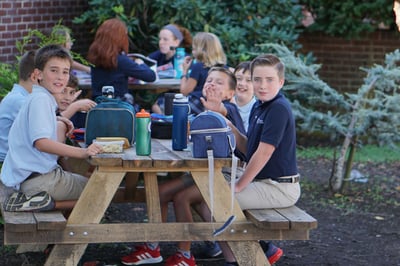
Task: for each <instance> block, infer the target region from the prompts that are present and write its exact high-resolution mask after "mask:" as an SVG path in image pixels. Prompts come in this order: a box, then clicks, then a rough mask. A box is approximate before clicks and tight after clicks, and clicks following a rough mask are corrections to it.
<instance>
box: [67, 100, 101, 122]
mask: <svg viewBox="0 0 400 266" xmlns="http://www.w3.org/2000/svg"><path fill="white" fill-rule="evenodd" d="M95 106H96V102H94V101H92V100H90V99H80V100H76V101H75V102H73V103H71V104H70V105H69V106H68V107H67V109H65V110H64V111H62V112H61V115H62V116H63V117H66V118H68V119H70V118H71V117H72V116H73V115H74V114H75V113H76V112H88V111H89V110H90V109H92V108H93V107H95Z"/></svg>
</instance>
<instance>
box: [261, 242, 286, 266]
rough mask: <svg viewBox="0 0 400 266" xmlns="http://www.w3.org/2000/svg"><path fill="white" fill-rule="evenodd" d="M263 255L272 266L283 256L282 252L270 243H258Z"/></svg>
mask: <svg viewBox="0 0 400 266" xmlns="http://www.w3.org/2000/svg"><path fill="white" fill-rule="evenodd" d="M260 244H261V247H262V249H263V250H264V252H265V255H266V256H267V258H268V261H269V264H271V265H273V264H274V263H275V262H277V261H278V260H279V259H280V258H281V257H282V255H283V250H282V249H280V248H278V247H277V246H275V245H274V244H272V243H271V242H264V241H261V242H260Z"/></svg>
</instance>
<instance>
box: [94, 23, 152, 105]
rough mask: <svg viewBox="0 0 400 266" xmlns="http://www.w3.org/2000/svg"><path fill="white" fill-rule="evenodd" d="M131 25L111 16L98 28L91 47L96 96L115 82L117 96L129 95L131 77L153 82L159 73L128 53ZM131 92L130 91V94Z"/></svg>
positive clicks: (127, 97)
mask: <svg viewBox="0 0 400 266" xmlns="http://www.w3.org/2000/svg"><path fill="white" fill-rule="evenodd" d="M128 48H129V41H128V28H127V27H126V25H125V23H124V22H122V21H121V20H119V19H117V18H112V19H108V20H106V21H104V22H103V24H101V25H100V27H99V28H98V29H97V32H96V35H95V38H94V41H93V43H92V44H91V45H90V48H89V51H88V56H87V58H88V61H89V62H90V63H91V64H93V65H94V66H93V67H91V77H92V90H93V93H92V98H93V99H95V98H96V97H97V96H100V95H102V87H103V86H113V87H114V90H115V92H114V95H115V97H116V98H121V99H125V100H126V99H129V98H130V97H132V95H130V94H129V91H128V79H129V77H133V78H135V79H138V80H143V81H147V82H153V81H155V80H156V73H154V71H153V70H151V69H150V68H149V67H148V66H147V65H146V64H144V63H143V61H142V60H140V59H136V60H135V61H133V60H132V59H131V58H129V57H128V55H127V54H128ZM126 94H128V95H126Z"/></svg>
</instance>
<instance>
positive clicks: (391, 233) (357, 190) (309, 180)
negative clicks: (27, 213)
mask: <svg viewBox="0 0 400 266" xmlns="http://www.w3.org/2000/svg"><path fill="white" fill-rule="evenodd" d="M331 166H332V162H330V161H328V160H325V159H319V160H300V161H299V169H300V173H301V174H302V197H301V199H300V201H299V203H298V204H297V206H299V207H301V208H303V209H305V210H306V211H307V212H308V213H310V214H311V215H312V216H314V217H315V218H317V220H318V228H317V229H315V230H312V231H311V233H310V240H309V241H275V242H274V243H275V244H276V245H278V246H280V247H281V248H282V249H283V250H284V253H285V254H284V256H283V257H282V259H281V260H279V261H278V262H277V263H276V265H277V266H281V265H296V266H297V265H307V266H310V265H327V266H328V265H329V266H336V265H340V266H342V265H343V266H348V265H351V266H369V265H371V266H372V265H373V266H377V265H385V266H389V265H400V227H399V221H400V162H399V163H387V164H383V163H382V164H373V163H366V164H356V165H354V168H355V169H357V170H358V171H360V172H361V173H363V174H364V175H365V176H366V177H367V178H368V182H367V183H357V182H349V186H348V189H347V190H346V193H345V195H342V194H336V195H333V194H332V193H330V192H329V190H328V189H327V185H328V179H329V176H330V171H331V170H330V169H331ZM104 219H105V221H107V220H108V221H113V222H117V221H132V220H140V221H145V219H146V216H145V209H144V206H143V205H140V204H139V205H138V204H112V205H111V206H110V207H109V209H108V211H107V213H106V216H105V217H104ZM0 230H1V231H3V227H2V226H1V228H0ZM0 237H1V242H3V239H2V237H3V232H1V233H0ZM131 244H132V243H119V244H91V245H89V246H88V248H87V250H86V253H85V254H84V256H83V258H82V262H84V261H91V260H100V261H104V262H106V263H107V264H108V265H122V264H120V258H121V257H122V256H123V255H126V254H128V253H129V248H130V246H131ZM161 246H162V255H163V256H164V258H166V257H168V256H169V255H172V254H173V253H174V252H175V243H162V245H161ZM192 251H193V253H194V256H195V257H196V259H197V265H198V266H203V265H204V266H222V265H224V260H223V258H222V257H217V258H214V259H211V258H207V257H206V256H205V255H204V254H203V252H202V248H201V243H197V242H196V243H193V248H192ZM0 254H1V256H0V265H7V266H8V265H12V266H14V265H24V266H36V265H43V264H44V261H45V258H46V257H45V255H44V254H41V253H25V254H15V247H13V246H11V247H4V246H3V247H2V248H1V249H0ZM155 265H163V264H162V263H160V264H155Z"/></svg>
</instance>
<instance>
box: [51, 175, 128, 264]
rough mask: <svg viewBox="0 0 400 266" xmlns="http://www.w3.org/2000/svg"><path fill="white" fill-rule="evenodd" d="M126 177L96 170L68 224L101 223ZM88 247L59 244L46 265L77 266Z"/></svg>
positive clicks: (85, 245)
mask: <svg viewBox="0 0 400 266" xmlns="http://www.w3.org/2000/svg"><path fill="white" fill-rule="evenodd" d="M124 176H125V173H124V172H99V171H98V170H95V171H94V172H93V174H92V176H91V177H90V178H89V181H88V183H87V185H86V187H85V189H84V190H83V192H82V194H81V196H80V197H79V199H78V201H77V203H76V205H75V207H74V209H73V210H72V212H71V215H70V216H69V218H68V222H67V223H68V224H90V223H99V222H100V220H101V218H102V217H103V215H104V212H105V211H106V209H107V208H108V206H109V205H110V202H111V200H112V198H113V196H114V194H115V192H116V191H117V189H118V187H119V185H120V184H121V181H122V179H123V177H124ZM89 214H90V215H89ZM73 234H74V232H70V235H71V237H73ZM86 247H87V244H57V245H55V246H54V248H53V250H52V251H51V253H50V255H49V257H48V259H47V261H46V264H45V265H46V266H53V265H67V266H70V265H71V266H74V265H77V264H78V262H79V260H80V259H81V257H82V255H83V253H84V252H85V249H86Z"/></svg>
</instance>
